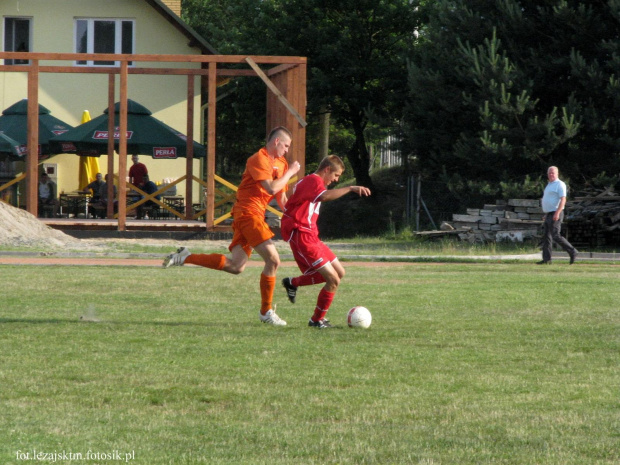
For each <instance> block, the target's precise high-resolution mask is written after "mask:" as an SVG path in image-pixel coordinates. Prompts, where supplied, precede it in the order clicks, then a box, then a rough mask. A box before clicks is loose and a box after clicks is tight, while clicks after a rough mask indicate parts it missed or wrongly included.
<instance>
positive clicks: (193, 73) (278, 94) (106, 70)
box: [0, 52, 307, 231]
mask: <svg viewBox="0 0 620 465" xmlns="http://www.w3.org/2000/svg"><path fill="white" fill-rule="evenodd" d="M0 59H3V60H5V59H10V60H28V61H29V64H27V65H4V64H2V65H0V71H1V72H19V73H27V74H28V90H27V92H28V142H27V146H28V153H27V156H26V170H25V173H24V177H25V179H26V209H27V211H28V212H30V213H32V214H33V215H35V216H36V214H37V201H38V197H37V185H38V174H37V166H38V161H39V160H38V145H39V141H38V137H39V125H38V105H39V76H40V74H41V73H83V74H107V75H108V112H109V114H110V115H114V104H115V85H116V84H115V82H116V75H119V94H120V112H119V126H118V127H119V133H120V135H119V149H118V155H119V162H118V176H119V186H118V230H119V231H124V230H125V229H126V216H127V188H128V187H129V188H132V189H134V190H135V189H136V188H135V186H132V185H131V184H129V183H127V181H126V176H127V98H128V77H129V75H132V74H134V75H135V74H142V75H161V76H171V75H185V76H187V130H186V135H187V169H186V174H185V177H184V178H181V179H179V180H178V181H177V182H181V181H182V180H183V179H185V181H186V192H185V219H188V220H191V219H195V218H198V217H200V216H202V215H205V218H206V229H207V230H212V229H213V228H214V227H215V226H216V225H217V224H218V222H219V221H222V220H223V219H224V218H225V217H228V216H229V215H224V216H223V217H221V218H218V219H216V218H215V217H214V212H215V209H214V204H215V192H216V188H215V183H216V180H217V181H218V182H221V183H223V184H225V185H228V187H231V188H232V189H236V187H235V186H233V185H231V184H230V183H227V182H226V181H225V180H223V179H222V178H220V177H218V176H217V175H216V174H215V159H216V158H215V157H216V144H215V141H216V139H215V135H216V115H217V113H216V110H217V108H216V97H217V94H216V90H217V83H218V79H225V78H231V77H232V78H234V77H241V76H253V77H259V78H260V79H262V80H263V82H264V83H265V85H266V86H267V88H268V90H269V91H268V93H267V114H266V133H267V132H269V131H270V130H271V129H272V128H274V127H276V126H285V127H287V128H288V129H289V130H290V131H291V133H292V136H293V141H294V143H293V144H292V146H291V150H290V151H289V161H290V162H292V161H298V162H299V163H300V164H301V173H303V172H304V170H305V139H306V133H305V127H306V125H307V123H306V121H305V116H306V63H307V60H306V58H304V57H284V56H245V55H122V54H78V53H33V52H28V53H26V52H0ZM85 60H96V61H115V62H118V63H119V66H115V67H99V66H97V67H85V66H67V65H53V64H47V63H48V62H52V63H54V62H56V61H65V62H66V61H71V62H76V61H85ZM42 62H44V63H46V64H42ZM130 62H131V63H132V64H131V66H130V65H129V63H130ZM149 63H151V66H153V65H152V63H156V64H157V67H147V66H145V65H146V64H149ZM164 63H185V64H194V63H200V65H201V66H200V68H188V67H185V68H181V67H165V66H162V64H164ZM140 65H142V67H140ZM238 65H244V67H243V68H240V67H239V66H238ZM260 65H263V66H264V67H265V68H267V69H265V70H263V69H262V68H261V66H260ZM231 66H236V67H235V68H231ZM246 67H247V68H246ZM197 76H199V77H200V78H201V79H202V82H201V87H206V88H207V89H208V92H207V93H208V97H207V101H206V103H207V108H208V111H207V119H206V133H207V140H206V149H207V159H206V176H205V178H206V179H201V177H197V176H195V175H194V173H193V145H192V141H193V139H194V98H195V91H194V88H195V80H196V77H197ZM108 134H114V118H110V119H109V127H108ZM33 154H34V156H33ZM113 171H114V138H113V137H110V138H109V139H108V173H113ZM193 182H198V183H200V184H202V185H203V186H204V188H206V193H207V194H206V202H205V205H206V209H205V210H203V211H202V212H199V213H197V214H194V211H193V201H192V200H193V199H192V183H193ZM9 184H10V183H9ZM4 187H7V185H5V186H0V189H1V188H4ZM108 189H109V191H108V198H113V197H114V194H113V186H112V183H109V185H108ZM164 189H165V188H162V190H164ZM160 193H161V192H160V191H158V192H156V193H154V194H152V195H151V196H147V198H145V199H144V201H147V200H149V199H150V200H154V201H156V200H155V199H154V198H153V197H154V196H155V195H158V194H160ZM112 209H113V205H112V204H111V203H110V204H109V206H108V218H112V217H113V214H114V212H113V210H112Z"/></svg>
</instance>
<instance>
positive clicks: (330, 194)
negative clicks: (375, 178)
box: [320, 186, 370, 202]
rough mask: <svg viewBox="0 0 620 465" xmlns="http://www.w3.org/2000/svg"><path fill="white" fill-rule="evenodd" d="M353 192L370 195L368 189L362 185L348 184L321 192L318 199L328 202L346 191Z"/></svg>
mask: <svg viewBox="0 0 620 465" xmlns="http://www.w3.org/2000/svg"><path fill="white" fill-rule="evenodd" d="M350 192H353V193H355V194H357V195H359V196H360V197H368V196H369V195H370V189H368V188H367V187H364V186H348V187H339V188H338V189H330V190H327V191H325V192H323V193H322V194H321V197H320V200H321V202H329V201H330V200H336V199H339V198H340V197H342V196H343V195H347V194H348V193H350Z"/></svg>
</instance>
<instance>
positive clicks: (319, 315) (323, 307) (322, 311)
mask: <svg viewBox="0 0 620 465" xmlns="http://www.w3.org/2000/svg"><path fill="white" fill-rule="evenodd" d="M334 295H336V293H335V292H327V291H326V290H325V289H321V292H319V297H318V299H317V300H316V308H315V309H314V315H312V321H321V320H322V319H323V318H325V315H327V311H328V310H329V306H330V305H331V304H332V302H333V300H334Z"/></svg>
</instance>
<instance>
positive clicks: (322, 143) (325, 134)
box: [319, 105, 331, 162]
mask: <svg viewBox="0 0 620 465" xmlns="http://www.w3.org/2000/svg"><path fill="white" fill-rule="evenodd" d="M330 116H331V113H330V111H329V107H328V106H327V105H322V106H321V109H320V111H319V126H320V134H319V162H320V161H321V160H322V159H323V158H325V157H326V156H327V155H329V120H330Z"/></svg>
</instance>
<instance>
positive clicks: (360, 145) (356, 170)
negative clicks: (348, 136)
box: [347, 120, 375, 194]
mask: <svg viewBox="0 0 620 465" xmlns="http://www.w3.org/2000/svg"><path fill="white" fill-rule="evenodd" d="M353 131H354V132H355V142H354V143H353V146H352V147H351V149H350V150H349V152H348V153H347V158H348V159H349V163H351V167H352V168H353V174H354V175H355V180H356V182H357V184H358V185H360V186H365V187H368V188H369V189H370V190H371V191H372V192H373V194H374V187H375V186H374V184H373V182H372V179H371V178H370V173H369V170H370V153H369V152H368V147H366V138H365V137H364V128H363V124H362V122H361V120H357V121H353Z"/></svg>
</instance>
